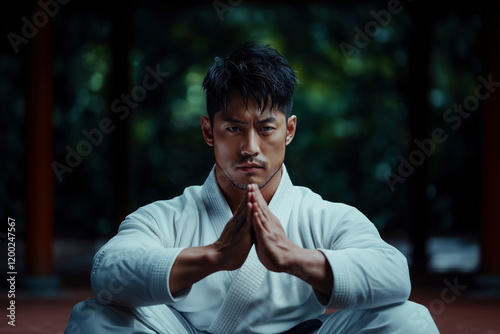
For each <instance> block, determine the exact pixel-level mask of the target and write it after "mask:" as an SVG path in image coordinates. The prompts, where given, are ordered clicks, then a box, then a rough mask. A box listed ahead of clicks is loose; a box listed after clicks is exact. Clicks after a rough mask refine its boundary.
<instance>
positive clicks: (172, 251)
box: [91, 209, 190, 306]
mask: <svg viewBox="0 0 500 334" xmlns="http://www.w3.org/2000/svg"><path fill="white" fill-rule="evenodd" d="M183 249H184V248H183V247H177V248H176V247H172V248H169V247H166V246H165V241H164V240H162V238H161V237H160V231H159V228H158V224H157V222H156V220H155V219H154V217H153V216H152V215H151V214H150V213H149V212H148V211H146V210H145V209H139V210H137V211H136V212H134V213H133V214H131V215H129V216H127V218H126V219H125V220H124V221H123V222H122V224H121V225H120V228H119V230H118V234H117V235H116V236H114V237H113V238H112V239H111V240H109V241H108V243H106V244H105V245H104V246H103V247H102V248H101V249H100V250H99V251H98V252H97V254H96V255H95V256H94V261H93V266H92V272H91V283H92V289H93V290H94V293H95V295H96V298H97V299H98V300H99V301H100V302H101V303H104V304H115V305H122V306H146V305H155V304H171V303H174V302H177V301H179V300H182V299H184V298H185V296H186V295H187V293H188V292H189V290H190V288H188V289H186V290H183V291H181V292H179V293H176V294H175V296H173V295H172V294H171V293H170V291H169V283H168V282H169V275H170V269H171V268H172V265H173V264H174V261H175V259H176V258H177V255H178V254H179V253H180V252H181V251H182V250H183Z"/></svg>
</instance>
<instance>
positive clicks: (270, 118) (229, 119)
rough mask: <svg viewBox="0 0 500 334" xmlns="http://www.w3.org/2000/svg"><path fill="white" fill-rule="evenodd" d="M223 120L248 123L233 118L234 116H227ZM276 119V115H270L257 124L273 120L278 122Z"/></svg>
mask: <svg viewBox="0 0 500 334" xmlns="http://www.w3.org/2000/svg"><path fill="white" fill-rule="evenodd" d="M222 120H223V121H224V122H229V123H236V124H247V123H246V122H243V121H240V120H237V119H236V118H232V117H225V118H223V119H222ZM276 121H277V120H276V118H275V117H274V116H271V117H268V118H265V119H263V120H260V121H258V122H257V124H263V123H272V122H276Z"/></svg>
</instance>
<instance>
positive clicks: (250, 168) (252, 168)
mask: <svg viewBox="0 0 500 334" xmlns="http://www.w3.org/2000/svg"><path fill="white" fill-rule="evenodd" d="M237 168H238V169H239V170H241V171H242V172H244V173H255V172H257V171H259V170H261V169H262V168H263V167H262V166H261V165H257V164H242V165H239V166H238V167H237Z"/></svg>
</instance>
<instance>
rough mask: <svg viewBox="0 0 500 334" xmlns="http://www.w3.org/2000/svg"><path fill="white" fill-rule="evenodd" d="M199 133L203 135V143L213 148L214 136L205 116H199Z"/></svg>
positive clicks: (208, 119) (208, 120)
mask: <svg viewBox="0 0 500 334" xmlns="http://www.w3.org/2000/svg"><path fill="white" fill-rule="evenodd" d="M201 132H202V133H203V138H205V142H206V143H207V144H208V145H210V146H214V135H213V133H212V125H211V124H210V118H208V117H207V116H201Z"/></svg>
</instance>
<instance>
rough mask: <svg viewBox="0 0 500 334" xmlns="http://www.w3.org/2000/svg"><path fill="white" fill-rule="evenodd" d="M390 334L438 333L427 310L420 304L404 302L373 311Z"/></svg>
mask: <svg viewBox="0 0 500 334" xmlns="http://www.w3.org/2000/svg"><path fill="white" fill-rule="evenodd" d="M372 311H373V312H375V313H377V317H380V318H381V320H382V322H383V323H385V324H386V325H387V327H388V328H391V333H411V334H419V333H425V334H434V333H439V331H438V329H437V327H436V324H435V323H434V320H433V319H432V316H431V314H430V313H429V310H428V309H427V308H426V307H425V306H423V305H420V304H417V303H414V302H411V301H406V302H404V303H401V304H397V305H391V306H387V307H384V308H381V309H374V310H372Z"/></svg>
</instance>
